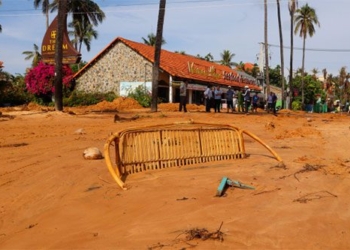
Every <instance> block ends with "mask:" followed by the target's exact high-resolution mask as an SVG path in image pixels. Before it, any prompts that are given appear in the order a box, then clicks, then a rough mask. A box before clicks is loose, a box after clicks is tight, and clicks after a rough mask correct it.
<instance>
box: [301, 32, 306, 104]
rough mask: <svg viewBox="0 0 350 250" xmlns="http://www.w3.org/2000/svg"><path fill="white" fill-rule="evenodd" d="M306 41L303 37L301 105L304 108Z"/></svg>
mask: <svg viewBox="0 0 350 250" xmlns="http://www.w3.org/2000/svg"><path fill="white" fill-rule="evenodd" d="M305 41H306V37H305V36H304V37H303V61H302V63H301V74H302V75H301V105H302V107H303V108H304V107H305V104H304V76H305V73H304V72H305Z"/></svg>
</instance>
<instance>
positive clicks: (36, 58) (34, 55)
mask: <svg viewBox="0 0 350 250" xmlns="http://www.w3.org/2000/svg"><path fill="white" fill-rule="evenodd" d="M22 54H23V55H26V57H25V58H24V59H25V60H30V59H32V67H35V66H37V65H38V63H39V62H40V61H41V54H40V52H39V47H38V45H36V44H34V51H23V52H22Z"/></svg>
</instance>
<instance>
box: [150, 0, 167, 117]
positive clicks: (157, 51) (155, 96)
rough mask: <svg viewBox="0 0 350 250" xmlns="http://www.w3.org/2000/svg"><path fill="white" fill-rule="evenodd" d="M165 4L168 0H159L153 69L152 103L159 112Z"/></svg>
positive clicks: (152, 106)
mask: <svg viewBox="0 0 350 250" xmlns="http://www.w3.org/2000/svg"><path fill="white" fill-rule="evenodd" d="M165 5H166V0H160V1H159V12H158V23H157V36H156V43H155V46H154V64H153V69H152V103H151V111H152V112H157V105H158V81H159V65H160V54H161V51H162V44H163V41H164V40H163V26H164V16H165Z"/></svg>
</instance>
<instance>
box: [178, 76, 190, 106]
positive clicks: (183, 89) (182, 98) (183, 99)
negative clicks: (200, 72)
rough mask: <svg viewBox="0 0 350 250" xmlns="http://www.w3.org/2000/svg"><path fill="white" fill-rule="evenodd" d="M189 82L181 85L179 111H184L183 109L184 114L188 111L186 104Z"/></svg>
mask: <svg viewBox="0 0 350 250" xmlns="http://www.w3.org/2000/svg"><path fill="white" fill-rule="evenodd" d="M187 84H188V82H187V80H185V81H183V82H181V85H180V104H179V111H180V112H181V111H182V108H183V109H184V112H187V109H186V102H187V100H186V99H187V98H186V97H187Z"/></svg>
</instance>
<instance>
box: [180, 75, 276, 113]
mask: <svg viewBox="0 0 350 250" xmlns="http://www.w3.org/2000/svg"><path fill="white" fill-rule="evenodd" d="M186 94H187V82H186V81H184V82H182V83H181V85H180V104H179V111H180V112H181V111H182V109H183V110H184V112H187V109H186V101H187V100H186ZM223 94H224V92H223V91H222V90H221V88H220V86H216V87H214V86H212V87H209V86H207V88H206V90H205V91H204V101H205V111H206V112H210V110H211V109H212V108H214V112H215V113H220V112H221V107H222V97H223ZM225 98H226V104H227V109H226V111H227V113H229V112H230V111H231V112H235V111H236V108H237V111H238V112H243V113H246V114H248V113H249V109H251V111H252V112H253V113H257V112H258V106H259V103H260V98H259V96H258V93H257V92H255V94H254V95H253V96H252V97H251V91H250V89H249V87H248V86H245V87H244V89H242V90H236V91H234V90H233V88H232V87H231V86H228V90H227V91H226V93H225ZM276 102H277V96H276V94H275V93H273V92H270V94H269V96H268V98H267V112H268V113H269V112H270V111H271V112H273V114H274V115H276Z"/></svg>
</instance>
